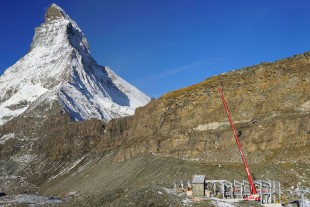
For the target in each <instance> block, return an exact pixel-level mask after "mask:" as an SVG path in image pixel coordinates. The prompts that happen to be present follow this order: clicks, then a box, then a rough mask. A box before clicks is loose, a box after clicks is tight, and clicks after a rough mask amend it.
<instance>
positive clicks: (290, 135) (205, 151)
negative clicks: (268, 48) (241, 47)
mask: <svg viewBox="0 0 310 207" xmlns="http://www.w3.org/2000/svg"><path fill="white" fill-rule="evenodd" d="M309 77H310V54H309V53H305V54H303V55H297V56H295V57H292V58H288V59H283V60H280V61H277V62H275V63H263V64H260V65H257V66H253V67H248V68H244V69H240V70H236V71H232V72H229V73H226V74H222V75H218V76H215V77H212V78H209V79H207V80H205V81H204V82H202V83H199V84H197V85H193V86H190V87H188V88H184V89H181V90H178V91H173V92H169V93H167V94H165V95H163V96H162V97H161V98H159V99H158V100H155V101H152V102H151V103H150V104H148V105H147V106H145V107H143V108H139V109H138V110H137V112H136V114H135V116H133V117H129V118H126V119H121V120H119V119H116V120H112V121H111V122H110V123H109V124H108V125H107V129H106V130H107V134H106V135H105V137H107V139H108V137H111V138H112V137H113V139H116V138H118V139H119V140H124V143H123V145H122V147H121V150H120V152H119V153H118V156H117V159H118V160H124V159H128V158H130V157H132V156H134V155H135V154H139V153H141V152H151V153H154V154H158V155H162V156H172V157H175V158H179V159H185V160H197V161H202V162H208V163H210V162H222V163H227V162H228V163H239V162H241V159H240V157H239V154H238V151H237V148H236V145H235V141H234V139H233V134H232V132H231V129H230V125H229V122H228V120H227V117H226V113H225V111H224V108H223V105H222V102H221V99H220V96H219V93H218V92H217V87H218V86H222V87H223V89H224V94H225V97H226V100H227V102H228V106H229V108H230V110H231V114H232V118H233V120H234V122H235V124H236V128H237V130H238V131H239V136H240V139H241V142H242V145H243V147H244V148H245V150H246V152H247V153H248V156H249V158H250V159H251V162H258V163H259V162H265V161H267V160H268V159H270V157H273V156H272V155H273V151H274V152H275V151H283V152H284V151H286V150H289V151H292V154H294V153H293V152H295V150H293V149H292V148H297V149H299V150H300V156H297V157H295V156H290V154H287V155H286V156H283V157H281V159H280V160H278V159H276V160H275V162H284V161H288V162H290V161H294V162H298V161H307V162H309V157H308V156H305V154H304V153H303V149H307V147H308V146H309V138H310V125H309V118H310V116H309V115H310V93H309V89H310V78H309ZM127 126H128V127H127ZM117 130H121V131H120V132H117ZM102 144H103V146H104V144H105V141H104V140H103V141H102ZM252 155H253V156H252ZM291 159H292V160H291ZM268 161H269V160H268Z"/></svg>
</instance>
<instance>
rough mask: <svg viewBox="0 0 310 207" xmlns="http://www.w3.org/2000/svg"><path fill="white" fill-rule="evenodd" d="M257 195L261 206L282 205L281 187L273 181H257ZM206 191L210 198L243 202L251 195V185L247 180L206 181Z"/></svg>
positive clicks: (255, 182)
mask: <svg viewBox="0 0 310 207" xmlns="http://www.w3.org/2000/svg"><path fill="white" fill-rule="evenodd" d="M254 184H255V187H256V189H257V193H258V194H259V195H260V198H261V200H260V202H261V204H276V203H281V185H280V183H279V182H276V181H271V180H255V181H254ZM205 191H206V195H207V196H208V197H218V198H221V199H239V200H243V199H244V198H246V197H247V196H249V195H250V184H249V182H248V181H247V180H242V181H238V180H234V181H233V182H230V181H227V180H206V181H205Z"/></svg>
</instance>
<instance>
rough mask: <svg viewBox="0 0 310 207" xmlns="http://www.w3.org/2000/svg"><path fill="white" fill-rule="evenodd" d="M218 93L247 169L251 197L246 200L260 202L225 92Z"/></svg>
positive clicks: (219, 90) (219, 89)
mask: <svg viewBox="0 0 310 207" xmlns="http://www.w3.org/2000/svg"><path fill="white" fill-rule="evenodd" d="M218 92H219V93H220V94H221V98H222V101H223V104H224V108H225V110H226V113H227V117H228V120H229V123H230V126H231V129H232V130H233V133H234V136H235V140H236V143H237V145H238V149H239V152H240V154H241V157H242V161H243V164H244V167H245V171H246V174H247V176H248V180H249V184H250V196H247V197H246V198H245V200H254V201H259V200H260V197H259V195H258V194H257V190H256V188H255V184H254V181H253V178H252V176H251V172H250V168H249V166H248V164H247V162H246V159H245V156H244V153H243V151H242V148H241V144H240V141H239V137H238V135H237V132H236V129H235V126H234V123H233V121H232V119H231V116H230V112H229V110H228V107H227V104H226V101H225V98H224V94H223V90H222V88H221V87H218Z"/></svg>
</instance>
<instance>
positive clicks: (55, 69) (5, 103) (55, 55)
mask: <svg viewBox="0 0 310 207" xmlns="http://www.w3.org/2000/svg"><path fill="white" fill-rule="evenodd" d="M0 90H1V91H2V93H1V94H0V124H3V123H5V122H6V121H8V120H10V119H12V118H14V117H16V116H18V115H20V114H21V113H23V112H24V111H25V110H27V109H28V108H29V110H30V109H33V108H42V107H34V106H32V107H30V106H31V105H32V104H33V103H35V104H36V106H37V105H38V103H45V105H48V104H46V102H53V101H57V102H58V103H59V104H61V106H62V108H63V109H64V110H65V111H67V112H68V113H69V114H70V115H71V116H72V118H73V119H75V120H85V119H89V118H98V119H103V120H106V121H108V120H110V119H112V118H115V117H121V116H127V115H132V114H133V113H134V109H135V108H136V107H139V106H143V105H145V104H147V103H148V102H149V101H150V98H149V97H148V96H147V95H145V94H144V93H142V92H141V91H139V90H138V89H136V88H135V87H134V86H132V85H130V84H129V83H127V82H126V81H125V80H123V79H122V78H120V77H119V76H117V75H116V74H115V73H114V72H113V71H112V70H111V69H110V68H108V67H104V66H100V65H98V64H97V62H96V61H95V60H94V59H93V58H92V57H91V55H90V52H89V44H88V41H87V39H86V37H85V35H84V34H83V32H82V30H81V29H80V28H79V26H78V25H77V24H76V22H75V21H73V20H72V19H71V18H70V17H69V15H68V14H67V13H66V12H65V11H64V10H63V9H61V8H60V7H59V6H57V5H56V4H52V5H51V6H50V7H49V8H48V10H47V12H46V14H45V22H44V23H43V24H41V25H40V26H39V27H37V28H36V29H35V35H34V37H33V41H32V43H31V46H30V51H29V52H28V53H27V54H26V55H25V56H24V57H22V58H21V59H20V60H18V61H17V62H16V63H15V64H14V65H13V66H11V67H9V68H8V69H7V70H6V71H5V72H4V74H3V75H2V76H1V77H0ZM46 94H54V95H53V96H48V95H46ZM55 94H56V95H55ZM47 98H48V100H45V99H47ZM38 99H39V100H40V101H38ZM29 110H27V111H29ZM32 114H33V113H32ZM38 114H42V113H38Z"/></svg>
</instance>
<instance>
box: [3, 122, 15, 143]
mask: <svg viewBox="0 0 310 207" xmlns="http://www.w3.org/2000/svg"><path fill="white" fill-rule="evenodd" d="M0 124H1V123H0ZM14 137H15V134H14V133H9V134H4V135H3V136H2V137H0V144H4V143H5V142H6V141H7V140H9V139H12V138H14Z"/></svg>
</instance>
